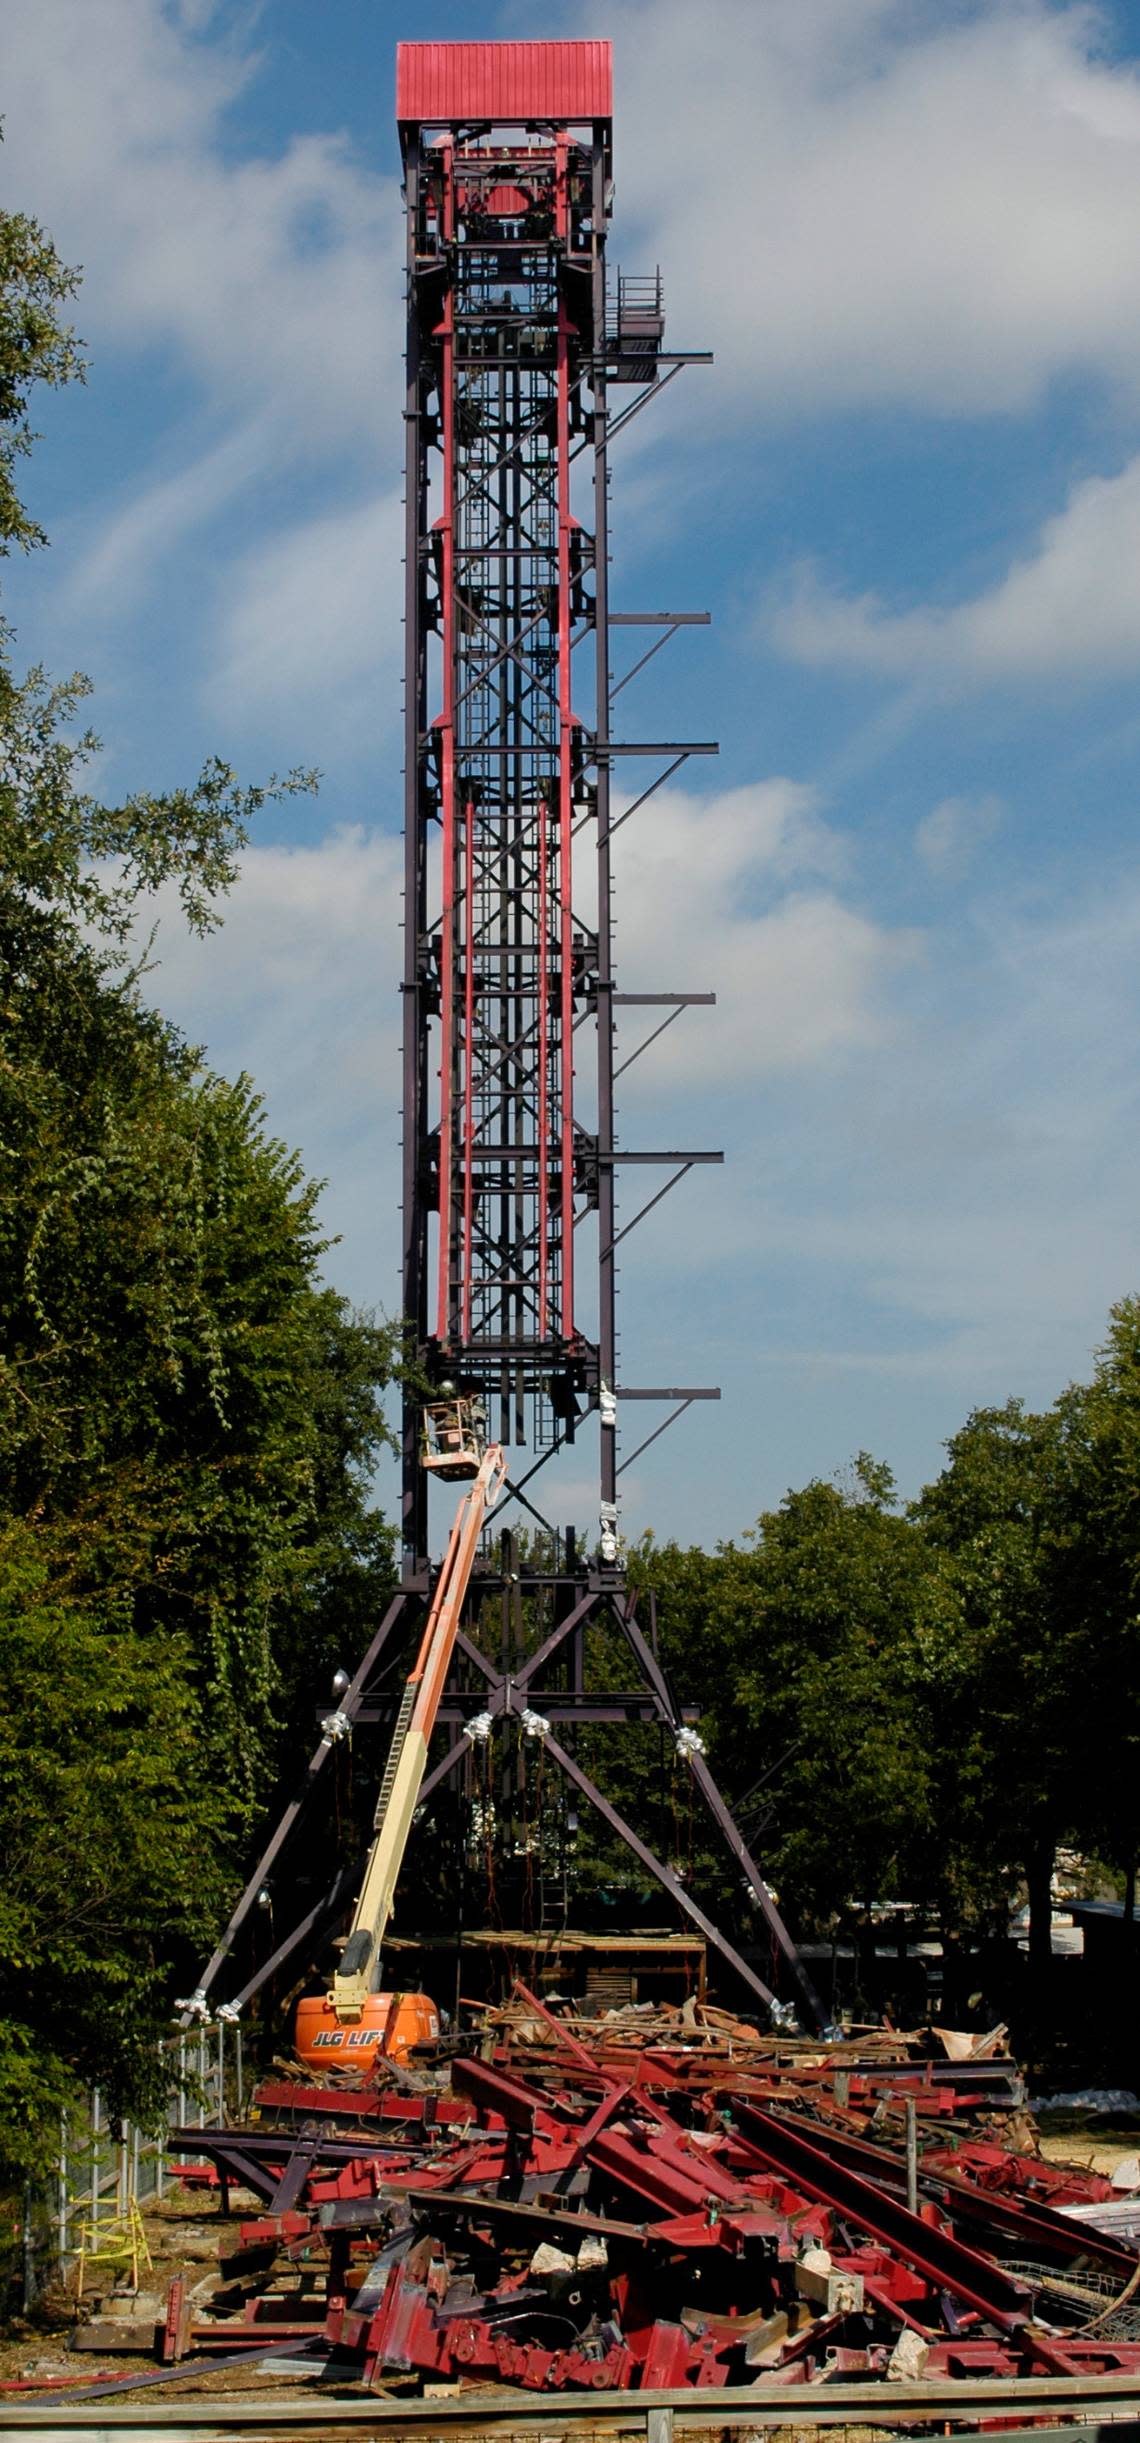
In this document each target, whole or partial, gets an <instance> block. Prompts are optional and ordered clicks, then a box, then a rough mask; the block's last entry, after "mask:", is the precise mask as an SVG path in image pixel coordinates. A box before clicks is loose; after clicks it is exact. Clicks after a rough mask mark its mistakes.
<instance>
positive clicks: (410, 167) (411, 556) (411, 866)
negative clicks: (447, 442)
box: [400, 129, 427, 1574]
mask: <svg viewBox="0 0 1140 2443" xmlns="http://www.w3.org/2000/svg"><path fill="white" fill-rule="evenodd" d="M420 164H421V145H420V137H419V131H418V129H411V130H409V132H408V136H407V141H406V145H405V157H404V186H405V195H406V199H407V271H406V279H407V328H406V339H405V365H406V373H407V379H406V387H405V395H404V977H403V1005H404V1006H403V1088H404V1096H403V1127H404V1136H403V1166H402V1191H401V1192H402V1208H401V1221H402V1240H403V1250H402V1303H403V1314H404V1318H405V1323H406V1325H407V1327H408V1328H409V1329H410V1331H411V1334H412V1336H413V1339H414V1342H415V1344H416V1346H417V1347H422V1346H423V1343H424V1341H425V1339H426V1337H427V1303H426V1300H427V1280H426V1259H427V1198H426V1190H425V1182H424V1179H423V1165H424V1137H425V1131H426V1116H427V1008H426V992H425V980H424V975H423V946H424V939H425V935H426V931H427V887H426V843H425V839H424V831H423V825H422V823H421V820H420V795H421V787H422V777H423V774H422V761H423V754H424V742H425V733H426V728H427V672H426V661H427V655H426V639H425V635H424V568H423V557H422V555H423V536H424V523H425V504H426V499H427V453H426V448H425V443H424V431H423V401H422V397H421V373H420V332H419V298H418V291H417V285H416V233H417V229H418V225H419V213H420ZM401 1444H402V1448H401V1522H400V1524H401V1539H402V1544H403V1554H404V1569H405V1572H406V1573H412V1574H414V1573H415V1572H416V1571H417V1570H418V1569H420V1568H422V1567H423V1566H424V1565H425V1564H426V1559H427V1496H426V1488H425V1484H424V1476H423V1470H422V1468H421V1466H420V1447H419V1412H418V1408H417V1405H416V1402H415V1398H414V1396H413V1394H412V1392H411V1391H410V1390H406V1391H405V1393H404V1398H403V1416H402V1433H401Z"/></svg>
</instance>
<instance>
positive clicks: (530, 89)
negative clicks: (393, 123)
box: [396, 42, 613, 126]
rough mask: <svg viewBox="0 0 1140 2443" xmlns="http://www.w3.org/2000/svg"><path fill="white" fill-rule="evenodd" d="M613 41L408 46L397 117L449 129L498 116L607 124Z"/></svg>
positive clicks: (399, 54) (399, 50) (399, 66)
mask: <svg viewBox="0 0 1140 2443" xmlns="http://www.w3.org/2000/svg"><path fill="white" fill-rule="evenodd" d="M612 115H613V67H612V45H611V44H610V43H608V42H401V43H397V45H396V117H397V119H398V120H400V121H401V123H404V122H407V121H409V120H411V121H423V120H426V121H428V123H429V124H431V125H436V126H438V125H440V124H447V123H448V122H450V121H452V120H455V119H492V120H494V121H495V122H496V123H497V124H499V125H502V124H504V123H505V122H508V121H511V120H525V119H562V120H578V119H608V118H611V117H612Z"/></svg>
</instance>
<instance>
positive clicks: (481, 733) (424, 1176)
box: [397, 42, 719, 1570]
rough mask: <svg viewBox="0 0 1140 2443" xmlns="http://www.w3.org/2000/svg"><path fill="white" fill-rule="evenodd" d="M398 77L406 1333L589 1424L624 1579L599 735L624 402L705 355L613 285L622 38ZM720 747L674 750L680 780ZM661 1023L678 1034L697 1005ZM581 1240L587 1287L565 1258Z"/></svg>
mask: <svg viewBox="0 0 1140 2443" xmlns="http://www.w3.org/2000/svg"><path fill="white" fill-rule="evenodd" d="M397 77H398V97H397V116H398V119H399V123H400V136H401V144H402V149H403V157H404V175H405V194H406V204H407V226H408V272H407V278H408V338H407V407H406V433H407V461H406V504H407V538H406V567H405V586H406V593H405V619H406V638H405V644H406V696H405V855H406V869H405V894H406V896H405V965H404V995H405V1000H404V1016H405V1031H404V1170H403V1221H404V1253H403V1306H404V1313H405V1315H406V1316H407V1317H408V1318H409V1319H410V1320H411V1322H412V1324H413V1328H414V1337H415V1346H416V1351H417V1355H418V1357H419V1360H420V1364H421V1368H422V1369H423V1370H424V1371H426V1373H427V1374H428V1375H429V1377H432V1376H434V1377H435V1378H436V1379H439V1377H440V1376H441V1375H446V1376H449V1377H451V1378H453V1379H455V1380H456V1381H457V1383H458V1384H459V1385H460V1386H461V1387H462V1388H463V1389H464V1390H470V1391H473V1392H475V1393H477V1394H478V1395H480V1396H482V1398H483V1399H484V1400H485V1401H486V1403H487V1407H488V1412H489V1424H490V1430H491V1431H492V1432H493V1433H494V1434H495V1436H496V1438H497V1439H499V1440H501V1441H503V1442H504V1443H508V1444H510V1443H513V1444H520V1443H527V1444H529V1446H530V1448H531V1449H532V1450H533V1452H534V1453H535V1455H536V1457H537V1458H539V1459H541V1457H542V1456H543V1455H545V1454H549V1453H550V1452H552V1451H553V1450H554V1449H556V1448H558V1447H560V1446H561V1444H562V1443H563V1442H564V1441H566V1440H569V1439H572V1437H573V1434H574V1430H575V1426H576V1424H577V1422H578V1420H579V1418H580V1417H581V1416H582V1415H585V1414H587V1413H589V1412H590V1411H593V1412H596V1413H597V1415H598V1416H599V1417H600V1419H601V1436H600V1462H599V1511H600V1541H599V1551H600V1554H601V1556H602V1558H603V1559H606V1558H607V1557H608V1558H610V1559H611V1560H612V1559H616V1503H617V1474H618V1460H617V1451H616V1407H615V1395H616V1389H617V1386H616V1380H615V1370H616V1336H615V1314H614V1251H615V1247H616V1244H617V1236H618V1233H617V1231H616V1229H615V1214H614V1166H615V1162H616V1161H617V1159H618V1155H617V1149H616V1147H615V1145H614V1141H613V1137H614V1131H613V1080H614V1049H613V1041H614V1037H613V1018H614V1007H615V988H614V975H613V960H612V951H611V940H610V842H611V837H612V828H613V826H612V818H611V809H610V780H611V771H612V769H613V766H614V763H615V761H616V759H617V758H619V757H621V756H629V755H638V754H648V755H655V754H658V753H659V750H658V749H657V748H655V747H654V746H652V745H650V746H647V747H642V746H640V745H638V744H632V745H631V744H630V743H628V742H621V743H617V742H615V741H614V739H613V736H612V733H611V729H610V703H611V681H610V650H611V640H610V631H611V627H612V626H613V624H614V622H613V619H612V617H611V613H610V608H609V599H608V595H609V588H608V570H609V552H608V539H607V497H608V473H607V453H608V447H609V440H610V436H611V430H612V428H613V425H614V424H615V422H616V421H619V420H620V417H618V418H615V417H614V415H613V413H612V411H611V406H610V401H609V390H610V386H611V385H612V384H615V383H616V384H621V385H623V386H625V399H626V407H625V412H626V413H627V414H628V413H629V412H630V411H631V408H632V407H633V406H635V405H640V404H642V403H643V402H644V400H645V398H646V397H647V396H648V395H649V394H650V392H651V391H652V389H653V388H654V387H655V385H657V384H658V383H659V381H660V379H661V375H662V369H663V367H664V368H665V369H666V371H668V370H673V371H676V370H678V369H679V367H680V364H681V363H682V362H683V361H684V360H683V359H681V358H679V357H672V358H669V359H665V358H664V356H663V352H662V336H663V328H664V325H663V317H662V311H661V297H660V288H659V283H658V282H657V280H656V279H654V280H652V281H644V282H639V283H632V282H628V281H618V282H615V283H613V284H612V285H611V286H609V287H608V286H607V268H606V240H607V234H608V224H609V207H610V195H611V98H610V59H609V46H608V44H606V43H603V42H593V43H589V42H577V43H470V44H464V43H439V44H436V43H407V44H402V45H401V46H400V51H399V63H398V70H397ZM631 386H632V395H631ZM583 476H585V478H586V480H585V481H584V482H583V481H582V477H583ZM638 624H646V623H644V622H640V623H638ZM678 624H680V622H679V621H677V620H676V619H671V618H663V619H662V620H661V622H660V625H661V627H662V630H663V631H664V635H667V634H668V633H669V632H670V631H671V630H672V629H673V628H675V627H676V626H677V625H678ZM662 641H664V636H663V638H662ZM711 751H713V750H711V749H710V748H708V747H702V746H698V745H696V744H692V745H689V746H685V747H677V746H673V747H670V748H668V749H667V750H666V751H665V761H666V762H672V763H673V766H674V768H676V759H677V758H678V757H679V756H685V755H688V754H693V753H700V752H711ZM591 865H592V866H593V868H594V871H593V874H591V873H590V871H589V867H590V866H591ZM584 894H585V903H583V895H584ZM642 997H643V998H649V996H642ZM690 997H692V996H690ZM653 998H657V996H653ZM660 999H661V1001H662V1003H663V1005H664V1006H665V1007H666V1008H667V1009H668V1010H669V1011H670V1012H672V1011H673V1010H674V1009H675V1008H676V1007H677V1006H678V1004H679V1002H680V1001H681V999H682V996H679V995H670V996H665V995H662V996H660ZM591 1034H592V1037H593V1042H592V1045H590V1042H589V1038H590V1035H591ZM588 1067H589V1068H592V1070H593V1077H592V1080H588V1078H587V1074H586V1072H587V1068H588ZM591 1085H592V1092H591V1091H590V1087H591ZM629 1158H630V1157H628V1156H627V1157H626V1159H629ZM636 1158H638V1159H640V1160H642V1161H653V1160H657V1159H661V1160H665V1161H669V1162H671V1163H672V1166H673V1172H674V1174H676V1172H677V1170H678V1167H679V1165H678V1159H677V1158H676V1157H673V1156H669V1155H665V1156H661V1157H656V1156H653V1155H648V1156H647V1155H641V1156H640V1157H636ZM680 1159H681V1160H682V1161H683V1162H684V1163H685V1164H686V1165H687V1164H688V1163H689V1162H692V1161H707V1160H717V1159H719V1157H718V1156H716V1155H709V1154H687V1155H684V1156H683V1157H681V1158H680ZM590 1217H596V1236H595V1252H594V1258H593V1262H592V1263H591V1259H590V1255H589V1254H588V1253H586V1252H583V1254H582V1256H581V1257H580V1258H578V1259H577V1260H576V1247H577V1245H578V1233H579V1225H580V1224H582V1223H583V1222H584V1221H588V1220H589V1219H590ZM628 1226H630V1225H627V1227H628ZM581 1235H582V1238H583V1240H585V1238H586V1235H587V1234H586V1233H582V1234H581ZM588 1270H589V1273H590V1275H591V1276H592V1277H590V1278H587V1271H588ZM626 1396H633V1397H637V1398H645V1397H652V1396H653V1394H652V1393H651V1392H644V1391H640V1390H639V1391H636V1392H634V1393H633V1394H632V1395H630V1394H627V1395H626ZM683 1396H684V1397H685V1398H686V1399H688V1398H695V1397H702V1396H710V1395H709V1394H705V1393H702V1392H686V1393H685V1394H684V1395H683ZM711 1396H715V1395H711ZM403 1529H404V1551H405V1562H406V1566H408V1567H410V1568H412V1569H413V1570H415V1569H418V1568H420V1567H422V1564H423V1562H424V1560H425V1559H426V1554H427V1515H426V1485H425V1481H424V1477H423V1472H422V1470H421V1468H420V1466H419V1448H418V1415H417V1410H416V1407H415V1404H414V1402H413V1401H409V1402H408V1404H407V1406H406V1409H405V1422H404V1463H403ZM611 1547H612V1548H613V1549H612V1550H611Z"/></svg>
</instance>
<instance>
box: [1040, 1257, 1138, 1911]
mask: <svg viewBox="0 0 1140 2443" xmlns="http://www.w3.org/2000/svg"><path fill="white" fill-rule="evenodd" d="M1056 1414H1057V1420H1058V1476H1059V1485H1058V1507H1059V1509H1060V1510H1061V1512H1062V1520H1061V1526H1060V1531H1059V1535H1058V1543H1059V1551H1058V1555H1057V1564H1056V1575H1057V1578H1058V1582H1059V1587H1060V1596H1061V1603H1062V1605H1063V1610H1064V1614H1065V1616H1066V1617H1068V1618H1069V1619H1071V1620H1072V1622H1073V1623H1074V1631H1073V1634H1074V1638H1075V1640H1076V1642H1077V1646H1078V1654H1077V1664H1078V1669H1077V1674H1076V1678H1077V1691H1078V1703H1077V1704H1076V1706H1075V1707H1074V1710H1073V1712H1072V1714H1071V1715H1070V1718H1069V1738H1070V1752H1071V1756H1072V1762H1073V1769H1074V1772H1075V1774H1076V1775H1077V1776H1078V1778H1079V1781H1080V1786H1081V1791H1082V1798H1083V1805H1082V1809H1081V1815H1082V1827H1083V1837H1084V1838H1085V1839H1086V1840H1087V1841H1089V1842H1090V1843H1091V1844H1092V1845H1093V1846H1095V1848H1096V1849H1097V1850H1098V1851H1099V1853H1100V1855H1101V1856H1102V1857H1104V1858H1105V1859H1106V1860H1108V1861H1109V1862H1110V1863H1111V1864H1112V1865H1113V1866H1115V1867H1116V1868H1118V1869H1119V1870H1120V1872H1121V1873H1122V1874H1123V1876H1124V1879H1125V1889H1126V1896H1127V1900H1128V1905H1129V1909H1130V1912H1134V1909H1135V1892H1136V1864H1137V1858H1138V1856H1140V1298H1135V1297H1133V1298H1125V1299H1122V1300H1121V1301H1120V1303H1119V1304H1118V1305H1117V1306H1114V1307H1113V1309H1112V1312H1111V1315H1110V1318H1109V1327H1108V1335H1107V1338H1106V1340H1105V1343H1104V1346H1103V1347H1102V1348H1101V1349H1099V1350H1098V1351H1097V1355H1096V1363H1095V1369H1094V1373H1093V1379H1092V1382H1091V1383H1089V1384H1087V1385H1082V1384H1075V1385H1072V1386H1071V1387H1070V1389H1069V1390H1068V1391H1067V1392H1065V1393H1064V1394H1063V1395H1062V1398H1061V1399H1060V1400H1059V1401H1058V1403H1057V1411H1056Z"/></svg>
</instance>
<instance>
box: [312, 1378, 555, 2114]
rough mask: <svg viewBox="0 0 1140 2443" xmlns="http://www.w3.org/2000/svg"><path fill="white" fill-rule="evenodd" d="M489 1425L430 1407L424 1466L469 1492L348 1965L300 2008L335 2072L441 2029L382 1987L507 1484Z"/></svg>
mask: <svg viewBox="0 0 1140 2443" xmlns="http://www.w3.org/2000/svg"><path fill="white" fill-rule="evenodd" d="M482 1424H483V1412H482V1409H481V1407H480V1405H479V1404H478V1403H477V1402H473V1401H470V1400H454V1401H440V1402H435V1403H433V1404H432V1405H431V1406H430V1407H428V1408H427V1409H425V1411H424V1439H423V1451H422V1462H423V1465H424V1467H425V1468H426V1469H427V1470H428V1471H429V1473H431V1474H433V1475H436V1476H439V1477H441V1478H442V1479H443V1480H444V1482H456V1481H458V1480H464V1479H466V1480H469V1482H468V1490H467V1492H466V1493H465V1494H464V1496H463V1499H462V1501H461V1502H460V1505H459V1509H458V1512H457V1514H456V1519H455V1524H454V1526H453V1528H452V1530H451V1538H450V1541H449V1543H448V1547H447V1551H446V1553H445V1555H444V1560H443V1566H442V1568H441V1570H440V1573H439V1579H438V1583H437V1585H436V1590H435V1594H434V1596H433V1597H432V1605H431V1610H430V1612H429V1613H428V1618H427V1626H426V1628H425V1629H424V1633H423V1638H422V1640H421V1643H420V1650H419V1653H418V1654H417V1656H416V1660H415V1666H414V1669H413V1670H412V1671H411V1672H410V1674H409V1677H408V1681H407V1685H406V1687H405V1689H404V1694H403V1700H402V1702H401V1705H400V1711H399V1713H398V1715H397V1717H396V1727H395V1730H394V1731H393V1734H392V1745H391V1749H390V1751H389V1755H388V1762H387V1765H386V1766H385V1770H384V1778H383V1781H382V1782H381V1784H380V1795H379V1797H378V1799H377V1801H376V1813H375V1817H374V1837H373V1841H372V1847H371V1849H370V1850H369V1853H368V1863H367V1865H366V1867H365V1869H364V1880H363V1882H362V1884H361V1886H360V1897H359V1899H358V1900H357V1903H356V1908H355V1910H354V1912H353V1918H352V1925H351V1927H350V1929H349V1934H348V1939H347V1941H346V1943H345V1946H344V1950H343V1953H342V1954H341V1960H340V1966H339V1967H338V1969H337V1970H336V1973H335V1975H334V1977H333V1981H332V1985H331V1987H330V1989H329V1991H328V1992H327V1993H324V1994H312V1995H310V1996H309V1997H308V1998H307V1999H305V2000H303V2001H301V2002H300V2003H299V2004H298V2006H297V2020H296V2027H295V2032H294V2044H295V2048H296V2051H297V2052H298V2054H299V2055H300V2057H301V2060H302V2061H305V2062H308V2063H310V2064H311V2066H312V2067H313V2068H323V2069H327V2068H328V2066H329V2064H330V2063H336V2064H338V2065H343V2066H344V2067H345V2068H347V2067H349V2066H350V2065H351V2066H352V2067H353V2068H359V2069H368V2068H370V2067H371V2065H372V2063H373V2062H374V2061H375V2060H376V2059H377V2057H378V2056H383V2057H384V2058H385V2059H389V2060H394V2061H401V2060H404V2059H405V2058H406V2057H407V2054H408V2051H409V2049H410V2047H411V2046H412V2045H413V2044H418V2043H420V2042H421V2041H422V2040H423V2039H425V2038H428V2037H432V2036H437V2035H438V2034H439V2016H438V2013H437V2011H436V2007H435V2004H434V2002H433V2001H432V2000H431V1999H430V1997H429V1996H428V1995H427V1994H424V1993H382V1992H379V1991H378V1990H377V1984H378V1979H379V1974H380V1954H381V1946H382V1944H383V1941H384V1936H385V1933H386V1931H387V1927H388V1920H389V1918H390V1917H391V1914H392V1902H393V1899H394V1897H395V1891H396V1884H397V1881H398V1879H399V1874H400V1868H401V1866H402V1865H403V1862H404V1852H405V1850H406V1849H407V1846H408V1835H409V1833H410V1831H411V1828H412V1817H413V1815H414V1814H415V1811H416V1804H417V1801H418V1799H419V1794H420V1785H421V1783H422V1781H423V1777H424V1769H425V1766H426V1764H427V1753H428V1745H429V1742H430V1739H431V1734H432V1731H433V1730H434V1728H435V1719H436V1715H437V1713H438V1711H439V1703H440V1698H441V1697H442V1695H443V1691H444V1687H445V1685H446V1682H447V1673H448V1666H449V1664H450V1662H451V1656H452V1652H453V1650H454V1646H455V1637H456V1631H457V1630H458V1627H459V1621H460V1615H461V1613H462V1610H463V1603H464V1598H465V1596H466V1593H467V1586H468V1581H469V1579H470V1576H471V1568H472V1564H473V1562H474V1559H475V1554H476V1552H477V1550H478V1546H479V1537H480V1535H481V1533H482V1530H483V1524H484V1521H485V1519H486V1516H487V1513H488V1511H489V1510H491V1509H493V1508H494V1505H495V1503H496V1502H497V1500H498V1498H499V1495H500V1493H501V1491H502V1489H503V1485H504V1483H505V1481H506V1474H507V1463H506V1459H505V1457H504V1455H503V1451H502V1448H501V1446H500V1445H499V1444H498V1443H497V1442H493V1443H490V1444H485V1443H484V1440H483V1432H482ZM472 1479H473V1481H470V1480H472Z"/></svg>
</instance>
